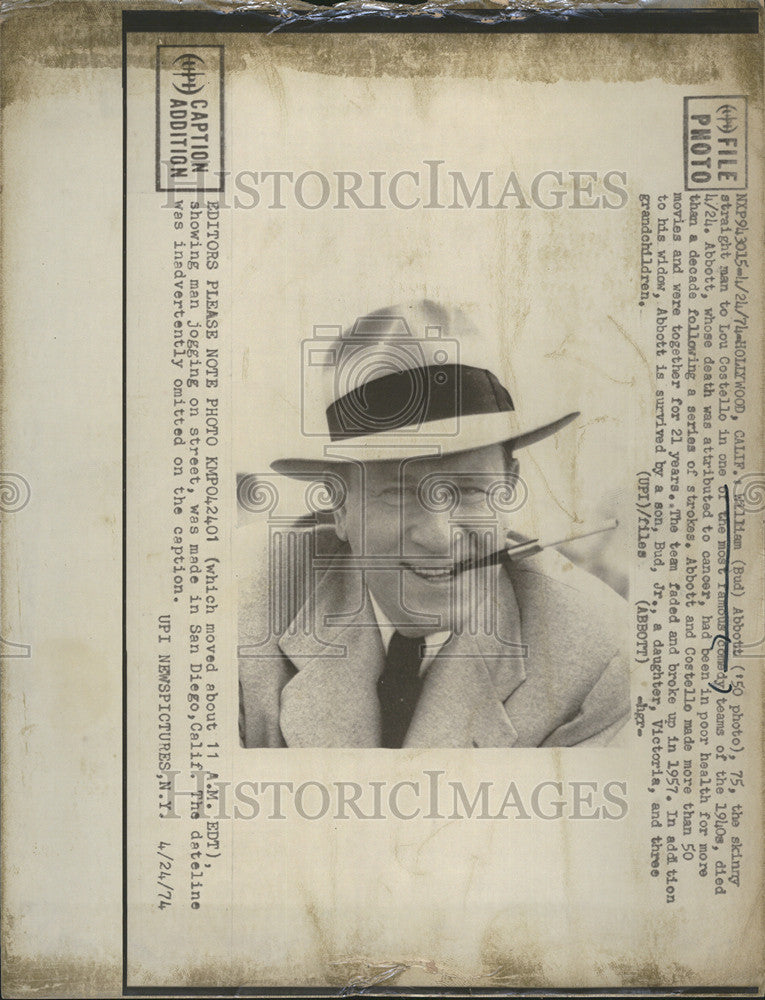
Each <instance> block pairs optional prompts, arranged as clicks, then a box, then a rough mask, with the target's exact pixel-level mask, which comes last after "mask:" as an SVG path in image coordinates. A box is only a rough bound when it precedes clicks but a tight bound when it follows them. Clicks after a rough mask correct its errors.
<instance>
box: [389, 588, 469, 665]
mask: <svg viewBox="0 0 765 1000" xmlns="http://www.w3.org/2000/svg"><path fill="white" fill-rule="evenodd" d="M369 599H370V601H371V602H372V608H373V609H374V613H375V618H376V619H377V625H378V628H379V629H380V637H381V638H382V644H383V648H384V650H385V653H386V655H387V653H388V646H390V641H391V639H392V638H393V633H394V632H395V631H396V629H395V628H394V627H393V625H391V623H390V619H389V618H388V616H387V615H386V614H385V612H384V611H383V609H382V608H381V607H380V605H379V604H378V603H377V601H376V600H375V599H374V595H373V594H372V592H371V590H370V591H369ZM451 634H452V633H451V632H450V631H449V630H448V629H447V630H446V631H444V632H434V633H433V634H432V635H425V636H423V637H422V641H423V643H424V644H425V655H424V656H423V658H422V663H421V664H420V677H422V675H423V674H424V673H425V671H426V670H427V669H428V667H429V666H430V664H431V663H432V662H433V660H434V659H435V657H436V653H438V651H439V650H440V649H441V647H442V646H445V645H446V643H447V642H448V641H449V639H450V638H451Z"/></svg>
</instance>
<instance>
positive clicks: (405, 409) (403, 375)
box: [327, 365, 514, 441]
mask: <svg viewBox="0 0 765 1000" xmlns="http://www.w3.org/2000/svg"><path fill="white" fill-rule="evenodd" d="M513 410H514V406H513V401H512V399H511V398H510V393H509V392H508V391H507V389H505V387H504V386H503V385H502V383H501V382H500V381H499V380H498V379H497V378H496V376H495V375H492V373H491V372H490V371H487V370H486V369H485V368H471V367H470V366H468V365H428V366H427V367H423V368H409V369H406V370H404V371H398V372H392V373H391V374H389V375H383V376H381V377H380V378H377V379H372V380H371V381H369V382H365V383H364V384H363V385H360V386H358V387H357V388H356V389H353V390H352V391H351V392H349V393H346V394H345V395H344V396H341V397H340V398H339V399H337V400H335V402H334V403H332V405H331V406H329V407H328V408H327V424H328V426H329V434H330V437H331V438H332V440H333V441H346V440H348V439H349V438H355V437H362V436H363V435H367V434H382V433H384V432H385V431H397V430H404V429H407V430H416V429H417V428H418V427H419V426H420V425H421V424H424V423H431V422H432V421H434V420H448V419H455V418H458V417H467V416H472V415H475V414H479V413H510V412H512V411H513Z"/></svg>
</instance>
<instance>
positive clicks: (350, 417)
mask: <svg viewBox="0 0 765 1000" xmlns="http://www.w3.org/2000/svg"><path fill="white" fill-rule="evenodd" d="M498 346H499V338H498V337H495V340H494V343H493V344H492V342H491V341H489V340H487V338H486V337H484V336H482V335H481V333H480V332H479V331H478V329H477V328H476V327H475V325H474V324H473V322H472V320H471V319H470V317H469V316H468V315H467V313H466V312H465V311H463V310H462V309H459V308H451V307H447V306H444V305H440V304H439V303H436V302H432V301H430V300H427V299H422V300H419V301H417V302H412V303H408V304H404V305H397V306H389V307H387V308H384V309H379V310H377V311H375V312H372V313H369V314H368V315H366V316H362V317H360V318H359V319H357V320H356V321H355V323H353V325H352V326H350V327H348V328H347V329H346V330H342V331H341V330H340V328H334V329H333V328H326V327H324V328H317V330H315V331H314V337H313V338H311V339H310V340H309V341H307V342H304V344H303V359H302V360H303V372H304V374H305V373H309V374H311V375H313V374H316V373H318V375H319V381H320V383H321V395H320V399H319V407H318V409H319V410H320V416H319V418H318V419H317V420H315V421H313V422H311V420H310V419H306V414H308V412H309V410H310V403H311V401H312V396H313V397H316V393H315V391H314V392H312V388H311V386H310V385H309V384H308V380H307V379H304V383H305V384H304V388H303V392H304V396H303V400H302V403H303V414H304V421H303V428H302V431H303V433H302V435H301V440H302V447H301V448H300V449H296V450H295V453H294V454H293V455H291V456H289V457H287V458H281V459H278V460H277V461H275V462H272V463H271V468H272V469H273V470H274V471H275V472H278V473H281V474H283V475H286V476H294V477H296V478H300V479H303V478H305V477H306V476H307V475H314V474H315V475H321V474H322V472H325V471H326V469H327V466H328V465H330V464H336V463H338V462H358V461H362V462H378V461H388V460H399V461H400V460H402V459H405V458H414V457H426V456H440V455H447V454H453V453H456V452H463V451H469V450H473V449H475V448H483V447H485V446H487V445H492V444H501V443H504V442H512V447H513V448H514V449H517V448H524V447H526V446H527V445H530V444H533V443H534V442H535V441H539V440H541V439H542V438H545V437H548V436H549V435H551V434H555V432H556V431H558V430H560V429H561V428H562V427H565V426H566V424H568V423H570V422H571V421H572V420H574V419H575V417H577V416H579V413H578V411H576V412H571V413H566V414H563V415H561V416H558V417H556V418H554V419H552V420H550V421H548V422H546V423H542V424H536V425H532V426H527V425H525V424H524V423H523V421H522V420H521V418H520V415H519V414H518V413H517V412H516V409H515V405H514V403H513V398H512V396H511V394H510V392H509V391H508V389H507V388H506V387H505V386H504V385H503V384H502V382H500V380H499V379H498V378H497V375H496V374H495V371H493V370H492V369H491V367H487V361H488V362H489V363H490V364H491V357H492V355H493V354H494V353H495V352H496V350H497V348H498ZM498 367H499V366H498V365H497V366H495V368H498ZM314 389H315V387H314ZM316 398H318V397H316Z"/></svg>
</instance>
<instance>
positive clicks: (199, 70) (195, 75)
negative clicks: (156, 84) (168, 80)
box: [173, 52, 205, 96]
mask: <svg viewBox="0 0 765 1000" xmlns="http://www.w3.org/2000/svg"><path fill="white" fill-rule="evenodd" d="M173 66H174V67H175V69H174V71H173V76H174V77H176V78H178V82H176V80H174V81H173V87H174V88H175V89H176V90H177V91H178V93H179V94H185V95H187V96H189V95H191V94H198V93H199V91H200V90H201V89H202V88H203V87H204V85H205V61H204V59H203V58H202V57H201V56H198V55H197V54H196V53H195V52H184V53H183V55H180V56H178V58H177V59H173Z"/></svg>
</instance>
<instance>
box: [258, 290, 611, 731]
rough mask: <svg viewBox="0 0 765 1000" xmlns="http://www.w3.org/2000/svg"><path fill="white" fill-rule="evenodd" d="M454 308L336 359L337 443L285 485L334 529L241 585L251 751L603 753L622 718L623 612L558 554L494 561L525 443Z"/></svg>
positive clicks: (521, 492) (319, 442) (507, 525)
mask: <svg viewBox="0 0 765 1000" xmlns="http://www.w3.org/2000/svg"><path fill="white" fill-rule="evenodd" d="M487 349H488V348H487V342H486V340H485V339H484V338H483V337H482V336H481V335H480V333H479V332H478V331H477V330H476V328H475V326H474V325H473V324H472V322H471V321H470V319H469V318H468V317H467V316H466V314H465V313H464V312H462V311H461V310H455V309H447V308H444V307H442V306H440V305H437V304H436V303H433V302H429V301H421V302H417V303H413V304H410V305H404V306H397V307H391V308H388V309H384V310H380V311H378V312H375V313H373V314H370V315H369V316H365V317H362V318H361V319H359V320H357V321H356V323H354V324H353V326H352V327H350V328H349V329H348V330H346V331H345V332H344V333H343V335H342V336H341V337H339V338H338V339H337V340H336V341H334V342H333V343H331V344H330V345H329V346H328V347H327V349H326V350H325V351H324V352H323V354H322V357H323V359H324V368H325V370H324V381H325V400H324V402H325V415H326V424H327V432H326V435H325V436H323V437H315V438H310V439H307V441H306V447H305V449H304V453H303V454H301V455H295V456H292V457H290V458H285V459H282V460H280V461H277V462H275V463H273V466H272V467H273V468H274V470H275V471H277V472H280V473H282V474H284V475H287V476H291V477H293V478H296V479H301V480H308V481H309V483H311V482H319V483H322V484H323V485H324V489H325V491H326V492H327V494H328V495H329V496H330V497H331V498H332V501H333V502H332V503H331V504H330V506H331V508H332V518H331V523H320V519H317V520H316V523H311V524H303V525H295V526H293V527H291V528H289V530H286V529H285V526H283V525H282V526H280V528H279V530H278V531H276V532H274V533H272V537H271V539H270V542H269V544H268V546H266V547H265V549H264V551H263V552H262V554H261V558H259V559H258V565H259V568H260V571H259V572H258V573H256V574H255V577H254V579H253V581H251V582H250V584H249V586H247V587H244V588H243V605H242V611H241V614H240V644H241V645H240V690H241V699H240V709H241V711H240V722H241V735H242V742H243V744H244V745H245V746H252V747H254V746H273V747H284V746H303V747H305V746H309V747H310V746H315V747H385V748H391V749H395V748H400V747H424V746H430V747H439V746H441V747H447V746H449V747H511V746H524V747H536V746H574V745H577V746H583V745H590V746H592V745H596V746H597V745H605V744H608V743H609V742H611V741H612V740H613V738H614V736H615V735H616V734H617V733H618V731H619V730H620V729H621V728H622V726H623V725H624V722H625V721H626V719H627V717H628V714H629V708H630V703H629V687H628V680H627V678H628V671H627V657H626V654H625V652H624V649H623V647H624V640H625V638H626V635H627V632H626V622H625V620H624V613H625V610H626V604H625V602H624V601H623V599H622V598H621V597H619V596H618V595H617V594H616V593H615V592H614V591H612V590H611V589H610V588H609V587H608V586H606V585H605V584H604V583H602V582H601V581H599V580H597V579H596V578H595V577H593V576H591V575H589V574H587V573H585V572H583V571H582V570H579V569H577V568H575V567H574V566H573V565H572V564H571V563H569V562H568V561H567V560H565V559H564V558H563V557H562V556H560V555H558V554H557V553H555V552H553V551H551V550H547V551H544V552H541V553H538V554H536V555H533V556H531V557H530V558H523V559H513V558H511V557H510V558H508V557H507V556H501V557H500V556H498V553H501V552H504V549H505V547H506V546H507V544H508V540H510V541H515V542H522V541H524V537H523V536H522V535H521V534H519V533H518V532H517V531H516V530H515V526H514V525H515V521H516V519H517V512H518V510H519V509H520V507H521V506H522V505H523V503H524V501H525V498H526V495H525V485H524V483H523V480H522V478H521V477H520V472H519V468H520V467H519V461H518V458H517V454H516V453H517V452H518V451H519V450H521V449H523V448H525V447H527V446H528V445H530V444H533V443H534V442H535V441H538V440H539V439H541V438H543V437H545V436H547V435H550V434H553V433H555V432H556V431H558V430H559V429H561V428H562V427H564V426H565V425H566V424H567V423H569V422H570V421H571V420H573V419H574V418H575V417H576V416H578V414H576V413H568V414H564V415H562V416H559V417H558V418H556V419H554V420H552V421H549V422H547V423H544V424H542V425H541V426H533V427H527V426H524V424H523V423H522V422H521V420H520V418H519V416H518V414H517V412H516V410H515V406H514V403H513V400H512V397H511V396H510V393H509V392H508V391H507V389H506V388H505V387H504V386H503V385H502V384H501V382H500V381H499V380H498V379H497V377H496V375H495V374H494V373H493V372H492V371H490V370H489V369H487V368H484V367H481V357H484V358H485V356H486V354H487Z"/></svg>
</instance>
